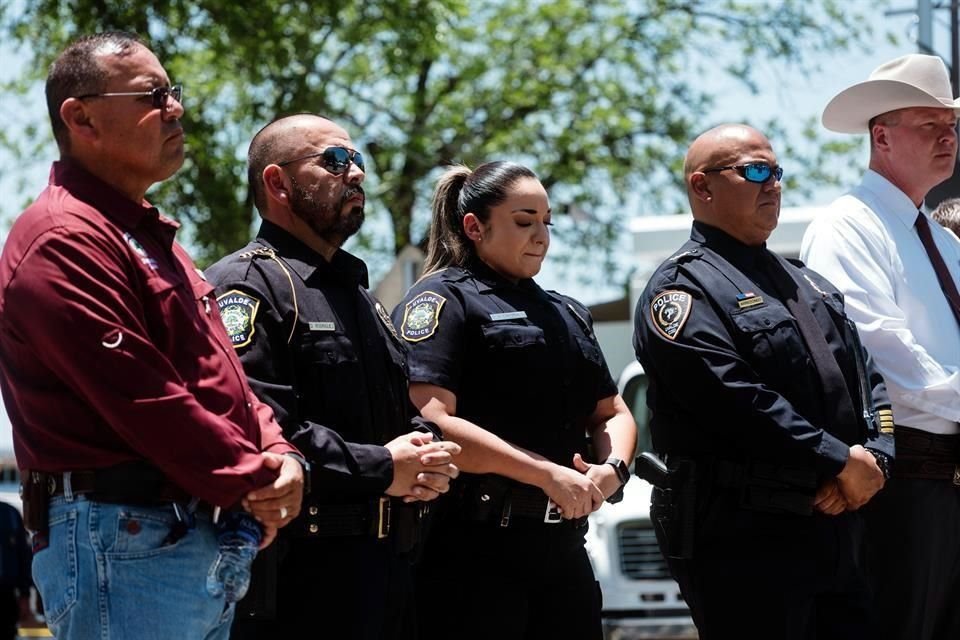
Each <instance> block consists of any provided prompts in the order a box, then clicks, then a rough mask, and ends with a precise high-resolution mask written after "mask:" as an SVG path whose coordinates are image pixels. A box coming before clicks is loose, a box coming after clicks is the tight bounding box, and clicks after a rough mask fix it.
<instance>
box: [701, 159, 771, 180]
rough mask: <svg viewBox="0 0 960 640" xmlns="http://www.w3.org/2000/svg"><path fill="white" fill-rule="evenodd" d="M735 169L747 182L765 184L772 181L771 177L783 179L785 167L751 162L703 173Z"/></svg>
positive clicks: (708, 171)
mask: <svg viewBox="0 0 960 640" xmlns="http://www.w3.org/2000/svg"><path fill="white" fill-rule="evenodd" d="M728 169H733V170H734V171H736V172H737V173H739V174H740V175H741V176H743V179H744V180H746V181H747V182H755V183H757V184H763V183H764V182H766V181H767V180H769V179H770V176H774V177H776V179H777V180H778V181H779V180H780V179H781V178H783V167H781V166H780V165H778V164H776V165H772V166H771V165H769V164H767V163H766V162H751V163H749V164H734V165H730V166H727V167H716V168H713V169H704V170H703V173H714V172H718V171H726V170H728Z"/></svg>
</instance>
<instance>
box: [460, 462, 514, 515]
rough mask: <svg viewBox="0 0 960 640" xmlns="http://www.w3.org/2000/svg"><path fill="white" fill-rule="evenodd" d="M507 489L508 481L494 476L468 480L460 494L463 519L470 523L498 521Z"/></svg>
mask: <svg viewBox="0 0 960 640" xmlns="http://www.w3.org/2000/svg"><path fill="white" fill-rule="evenodd" d="M509 489H510V481H509V480H507V479H506V478H504V477H503V476H498V475H496V474H485V475H482V476H477V477H474V478H469V479H468V480H467V481H466V482H464V483H463V485H462V489H461V493H460V500H461V511H462V517H463V519H464V520H467V521H470V522H493V521H499V520H500V517H501V516H502V512H503V505H504V501H505V500H506V496H507V491H508V490H509Z"/></svg>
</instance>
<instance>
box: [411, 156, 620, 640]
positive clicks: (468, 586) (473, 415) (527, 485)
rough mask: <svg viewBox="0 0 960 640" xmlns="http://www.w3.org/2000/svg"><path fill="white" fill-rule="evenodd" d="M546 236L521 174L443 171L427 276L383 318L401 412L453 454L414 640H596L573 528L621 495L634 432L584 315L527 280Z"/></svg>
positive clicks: (510, 166) (423, 573)
mask: <svg viewBox="0 0 960 640" xmlns="http://www.w3.org/2000/svg"><path fill="white" fill-rule="evenodd" d="M550 220H551V210H550V204H549V201H548V199H547V193H546V191H545V190H544V188H543V186H542V185H541V184H540V181H539V180H538V179H537V177H536V175H535V174H534V173H533V172H532V171H530V170H529V169H527V168H526V167H523V166H520V165H518V164H514V163H511V162H490V163H487V164H483V165H481V166H479V167H477V168H476V169H474V170H473V171H471V170H470V169H468V168H466V167H462V166H461V167H455V168H452V169H450V170H449V171H448V172H447V173H446V174H445V175H444V176H443V177H442V178H441V179H440V182H439V183H438V185H437V188H436V192H435V194H434V198H433V222H432V226H431V230H430V238H429V249H428V254H427V260H426V265H425V275H424V276H423V278H422V279H421V280H420V281H419V282H418V283H417V284H416V285H414V286H413V287H412V288H411V290H410V291H409V292H408V293H407V295H406V297H405V299H404V301H403V302H402V303H401V304H400V305H398V307H397V308H396V309H395V310H394V312H393V319H394V324H395V325H396V326H397V327H398V331H399V333H400V336H401V338H402V339H403V340H404V341H405V342H406V343H407V344H408V345H409V349H410V355H409V362H410V380H411V385H410V396H411V398H412V399H413V401H414V404H415V405H416V406H417V407H418V408H419V409H420V411H421V413H422V414H423V416H424V417H425V418H427V419H429V420H432V421H433V422H435V423H436V424H438V425H439V426H440V428H441V429H442V431H443V434H444V436H445V437H447V438H450V439H452V440H455V441H456V442H458V443H459V444H460V445H461V447H462V448H463V450H462V453H461V454H460V456H459V457H458V458H457V465H458V466H459V467H460V468H461V470H462V471H464V473H463V474H462V476H461V478H460V479H459V480H457V481H456V482H455V483H453V486H452V488H451V491H450V493H449V494H447V495H445V496H443V497H441V499H440V500H439V501H438V502H439V504H438V509H437V513H436V519H435V521H434V528H433V530H432V532H431V536H430V538H429V541H428V543H427V544H426V546H425V549H424V558H423V562H422V565H421V567H420V572H419V586H420V589H421V592H423V593H430V598H429V601H428V602H425V604H426V605H427V607H428V609H429V611H430V612H431V614H432V615H431V617H430V618H429V619H427V617H426V616H421V621H422V624H421V637H422V638H425V639H433V638H449V637H453V638H461V639H471V638H476V639H480V638H483V639H487V638H502V639H521V638H541V637H544V638H546V637H552V638H577V639H578V640H590V639H595V638H596V639H599V638H600V637H601V627H600V592H599V587H598V585H597V582H596V580H595V579H594V576H593V571H592V569H591V566H590V562H589V560H588V558H587V554H586V551H585V550H584V547H583V544H584V533H585V531H586V516H587V515H588V514H590V513H592V512H593V511H595V510H596V509H598V508H599V507H600V506H601V505H602V504H603V502H604V500H605V499H606V500H611V501H614V500H616V499H617V498H618V497H619V496H620V495H621V494H620V492H621V489H622V488H623V485H624V483H625V482H626V480H627V478H628V477H629V472H628V469H627V463H628V461H629V460H630V459H631V458H632V457H633V453H634V448H635V446H636V425H635V423H634V421H633V417H632V416H631V415H630V412H629V411H628V409H627V407H626V406H625V404H624V402H623V401H622V399H621V398H620V396H619V395H618V394H617V389H616V386H615V385H614V382H613V380H612V379H611V377H610V373H609V371H608V369H607V365H606V362H605V361H604V358H603V354H602V353H601V351H600V347H599V345H598V343H597V339H596V336H595V335H594V333H593V327H592V321H591V318H590V314H589V313H588V311H587V309H586V308H585V307H584V306H583V305H581V304H580V303H578V302H577V301H576V300H573V299H572V298H569V297H567V296H564V295H561V294H559V293H555V292H552V291H544V290H543V289H541V288H540V287H539V286H538V285H537V284H536V282H534V280H533V277H534V276H535V275H537V273H538V272H539V271H540V267H541V265H542V263H543V260H544V258H545V257H546V254H547V249H548V247H549V245H550V224H551V222H550ZM587 434H589V435H590V436H591V437H592V440H593V445H594V446H593V448H594V453H595V456H594V458H592V459H591V460H590V461H588V456H587V440H586V435H587ZM450 558H456V563H455V567H456V576H455V577H456V578H459V579H458V580H455V582H454V583H453V584H452V585H451V584H449V582H448V578H449V575H448V571H449V567H450Z"/></svg>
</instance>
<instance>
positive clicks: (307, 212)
mask: <svg viewBox="0 0 960 640" xmlns="http://www.w3.org/2000/svg"><path fill="white" fill-rule="evenodd" d="M290 181H291V183H292V186H293V191H292V193H291V198H290V210H291V211H292V212H293V214H294V215H295V216H297V217H298V218H300V219H301V220H303V221H304V222H306V223H307V226H309V227H310V229H312V230H313V232H314V233H316V234H317V235H318V236H320V237H321V238H323V239H324V240H326V241H327V242H330V243H332V244H335V245H337V246H340V245H342V244H343V243H344V242H346V240H347V238H349V237H350V236H352V235H353V234H355V233H356V232H357V231H359V230H360V227H361V226H363V220H364V217H365V216H364V212H363V204H360V205H355V206H352V207H350V208H345V207H346V203H347V201H348V200H350V199H351V198H353V197H354V196H356V195H357V194H359V195H361V196H363V188H362V187H360V186H352V187H347V188H346V189H344V191H343V193H342V194H340V198H339V199H338V200H337V202H336V203H335V204H333V203H330V202H324V201H322V200H320V199H319V198H318V196H317V191H316V190H312V191H308V190H307V189H305V188H304V187H303V186H302V185H301V184H300V183H299V182H297V181H296V180H294V179H293V176H291V177H290Z"/></svg>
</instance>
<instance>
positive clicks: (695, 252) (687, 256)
mask: <svg viewBox="0 0 960 640" xmlns="http://www.w3.org/2000/svg"><path fill="white" fill-rule="evenodd" d="M701 255H702V254H701V252H700V249H696V248H694V249H688V250H686V251H681V252H680V253H676V254H674V255H672V256H670V257H669V258H667V261H668V262H686V261H687V260H693V259H695V258H699V257H700V256H701Z"/></svg>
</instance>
